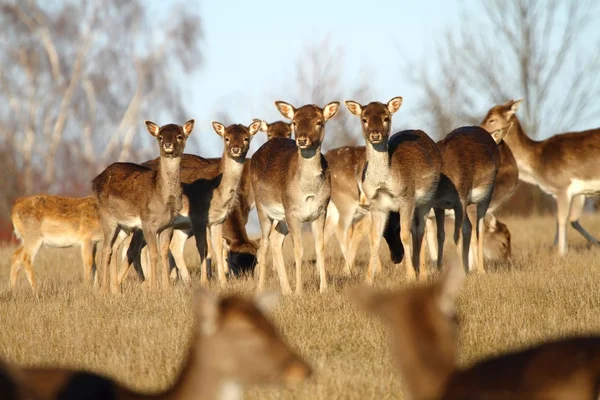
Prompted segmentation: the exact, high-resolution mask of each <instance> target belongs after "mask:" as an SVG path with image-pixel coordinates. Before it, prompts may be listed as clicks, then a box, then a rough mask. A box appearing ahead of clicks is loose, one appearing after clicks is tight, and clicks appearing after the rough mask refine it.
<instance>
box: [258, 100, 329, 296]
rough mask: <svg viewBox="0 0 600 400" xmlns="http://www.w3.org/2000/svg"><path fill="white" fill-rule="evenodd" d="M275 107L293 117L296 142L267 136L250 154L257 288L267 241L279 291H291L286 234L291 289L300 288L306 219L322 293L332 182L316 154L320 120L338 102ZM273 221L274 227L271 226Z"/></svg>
mask: <svg viewBox="0 0 600 400" xmlns="http://www.w3.org/2000/svg"><path fill="white" fill-rule="evenodd" d="M275 106H276V107H277V109H278V110H279V112H281V114H282V115H283V116H284V117H286V118H288V119H290V120H291V121H292V128H293V131H294V134H295V138H296V140H295V141H294V140H292V139H279V138H277V139H272V140H269V141H267V142H266V143H265V144H264V145H262V146H261V147H260V148H259V149H258V150H257V151H256V153H254V156H253V157H252V164H251V169H250V175H251V180H252V187H253V189H254V196H255V201H256V211H257V213H258V220H259V222H260V229H261V233H262V239H261V241H260V246H259V248H258V253H257V261H258V262H257V266H258V269H259V277H258V290H259V291H260V290H262V289H263V287H264V282H265V272H266V271H265V270H266V268H265V262H266V255H267V251H268V249H269V245H270V246H271V252H272V257H273V264H274V265H276V266H277V272H278V275H279V282H280V285H281V291H282V293H284V294H289V293H290V292H291V288H290V285H289V281H288V278H287V273H286V271H285V266H284V261H283V253H282V246H283V241H284V239H285V236H286V235H287V234H288V233H290V234H291V236H292V240H293V242H294V260H295V266H296V293H297V294H300V293H301V292H302V273H301V270H302V257H303V247H302V223H303V222H311V225H312V232H313V235H314V240H315V252H316V255H317V269H318V270H319V276H320V291H321V292H325V291H326V290H327V278H326V275H325V259H324V252H325V249H324V245H323V243H324V239H323V229H324V227H325V217H326V212H327V205H328V203H329V198H330V194H331V181H330V176H329V170H328V169H327V162H326V160H325V157H324V156H323V154H321V144H322V142H323V138H324V135H325V123H326V122H327V121H328V120H329V119H331V118H333V117H334V116H335V115H336V114H337V112H338V110H339V106H340V103H339V102H337V101H335V102H331V103H329V104H327V105H326V106H325V107H324V108H320V107H318V106H316V105H314V104H308V105H304V106H302V107H300V108H298V109H296V108H294V107H293V106H292V105H291V104H288V103H285V102H283V101H276V102H275ZM273 225H276V226H275V228H274V229H272V228H273ZM269 241H271V243H269Z"/></svg>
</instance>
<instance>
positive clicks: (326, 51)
mask: <svg viewBox="0 0 600 400" xmlns="http://www.w3.org/2000/svg"><path fill="white" fill-rule="evenodd" d="M344 65H345V63H344V50H343V49H342V47H340V46H336V45H334V44H333V43H332V41H331V38H329V37H326V38H325V39H323V41H322V42H321V43H319V44H317V45H314V46H309V47H307V48H306V49H305V50H304V52H303V53H302V54H301V56H300V57H299V59H298V62H297V68H296V82H295V85H297V86H296V89H295V90H292V93H297V94H296V96H295V97H294V98H293V101H295V104H306V103H314V104H317V105H319V106H324V105H325V104H327V103H329V102H330V101H335V100H337V101H340V102H341V101H343V100H345V99H350V98H351V99H354V100H358V101H371V99H370V98H369V90H368V87H367V85H366V83H365V82H364V80H363V81H361V82H360V83H359V84H357V85H355V86H348V85H347V84H345V83H344V82H345V81H347V79H344V78H346V76H344V75H345V73H348V71H344V68H343V66H344ZM360 132H361V131H360V125H359V124H357V123H356V121H355V120H354V119H352V118H351V116H350V114H349V113H345V112H341V113H338V115H336V116H335V118H333V119H332V120H331V121H329V122H328V123H327V138H326V139H325V145H324V146H323V147H324V150H326V149H325V147H326V148H333V147H338V146H342V145H357V144H359V143H361V141H362V140H361V133H360Z"/></svg>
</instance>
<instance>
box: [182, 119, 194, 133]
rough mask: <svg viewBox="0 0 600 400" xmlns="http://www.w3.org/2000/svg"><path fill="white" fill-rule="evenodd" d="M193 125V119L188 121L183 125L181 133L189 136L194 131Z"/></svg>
mask: <svg viewBox="0 0 600 400" xmlns="http://www.w3.org/2000/svg"><path fill="white" fill-rule="evenodd" d="M194 123H195V121H194V120H193V119H190V120H189V121H188V122H186V123H185V125H183V133H185V136H186V137H187V136H190V133H192V131H193V130H194Z"/></svg>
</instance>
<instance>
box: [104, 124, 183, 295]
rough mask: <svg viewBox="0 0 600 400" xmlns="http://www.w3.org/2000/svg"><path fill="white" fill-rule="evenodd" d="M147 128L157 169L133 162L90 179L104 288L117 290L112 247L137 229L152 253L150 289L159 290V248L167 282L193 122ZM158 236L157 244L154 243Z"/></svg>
mask: <svg viewBox="0 0 600 400" xmlns="http://www.w3.org/2000/svg"><path fill="white" fill-rule="evenodd" d="M146 128H147V129H148V132H150V134H151V135H152V136H154V137H155V138H156V140H157V142H158V144H159V148H160V165H159V167H158V169H157V170H153V169H151V168H148V167H144V166H142V165H138V164H133V163H114V164H111V165H109V166H108V167H107V168H106V169H105V170H104V171H103V172H102V173H100V175H98V176H97V177H96V178H94V180H93V190H94V193H95V194H96V197H97V199H98V205H99V208H100V221H101V223H102V228H103V232H104V245H103V249H102V268H103V274H104V275H103V287H104V289H103V290H105V291H106V290H108V285H109V274H108V267H109V265H110V289H111V291H113V292H117V291H118V288H119V285H118V277H117V267H116V264H115V263H111V257H112V254H113V246H114V247H115V248H117V247H118V246H119V245H120V244H121V242H122V241H123V240H124V239H125V237H126V236H127V235H126V234H127V233H130V232H131V231H132V230H133V229H140V228H141V230H142V232H143V234H144V239H145V240H146V243H147V245H148V251H149V253H150V279H149V281H150V287H151V288H155V287H156V286H157V276H156V275H157V262H158V253H159V252H158V245H159V244H160V255H161V261H162V265H163V269H162V270H163V275H162V284H163V286H164V287H166V286H168V284H169V268H168V267H169V264H168V252H169V245H170V242H171V237H172V235H173V228H172V226H171V224H172V223H173V221H174V219H175V217H176V216H177V215H178V214H179V212H180V211H181V209H182V207H183V198H182V197H183V194H182V189H181V184H180V177H179V171H180V165H179V164H180V162H181V155H182V154H183V150H184V148H185V144H186V141H187V138H188V136H189V135H190V134H191V133H192V130H193V128H194V120H193V119H191V120H189V121H187V122H186V123H185V124H184V126H179V125H175V124H168V125H164V126H162V127H159V126H158V125H156V124H155V123H154V122H151V121H146ZM157 235H160V236H159V237H158V243H157Z"/></svg>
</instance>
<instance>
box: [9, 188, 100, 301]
mask: <svg viewBox="0 0 600 400" xmlns="http://www.w3.org/2000/svg"><path fill="white" fill-rule="evenodd" d="M11 219H12V223H13V227H14V233H15V236H16V237H17V238H18V239H19V240H20V241H21V244H20V245H19V247H18V248H17V250H15V253H14V254H13V257H12V264H11V268H10V287H11V288H13V287H15V285H16V283H17V277H18V274H19V270H20V269H21V267H23V268H24V269H25V275H26V276H27V280H28V281H29V284H30V285H31V288H32V289H33V290H36V289H37V283H36V280H35V276H34V273H33V262H34V259H35V256H36V254H37V252H38V250H39V249H40V247H41V246H42V245H46V246H51V247H71V246H77V245H78V246H80V248H81V258H82V259H83V275H84V280H85V282H88V283H91V282H92V280H93V277H94V275H95V272H96V264H95V254H96V245H97V244H98V242H99V241H101V240H102V239H103V236H102V226H101V225H100V220H99V217H98V203H97V202H96V199H95V198H94V197H93V196H90V197H84V198H70V197H61V196H51V195H36V196H30V197H23V198H20V199H17V201H16V203H15V205H14V207H13V209H12V214H11Z"/></svg>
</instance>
